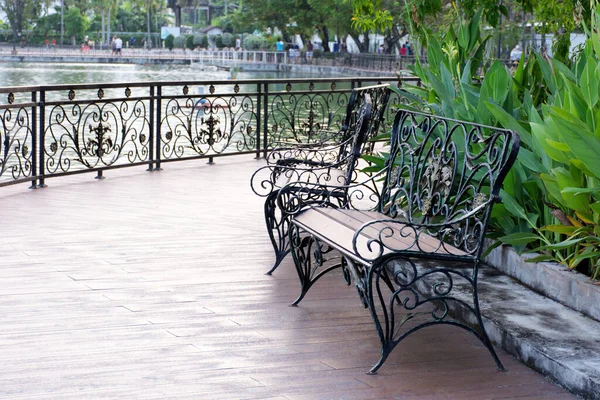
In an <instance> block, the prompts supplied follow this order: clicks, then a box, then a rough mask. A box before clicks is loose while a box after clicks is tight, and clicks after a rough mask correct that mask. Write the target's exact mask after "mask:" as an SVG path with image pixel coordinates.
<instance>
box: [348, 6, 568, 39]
mask: <svg viewBox="0 0 600 400" xmlns="http://www.w3.org/2000/svg"><path fill="white" fill-rule="evenodd" d="M349 1H350V3H351V4H352V8H353V15H354V16H353V26H354V27H355V28H356V29H359V30H363V31H369V30H374V31H377V32H381V33H384V34H385V35H386V42H387V43H388V47H389V48H391V46H392V45H394V46H396V47H399V44H400V39H401V38H402V37H404V36H406V35H407V34H409V32H410V33H412V34H413V35H415V36H418V37H420V38H421V39H422V42H423V43H424V44H426V37H427V35H429V34H430V33H431V32H432V30H434V29H437V30H438V31H439V32H443V31H445V30H446V29H447V28H448V25H449V24H453V23H455V22H457V21H458V20H468V19H471V18H472V17H473V15H474V14H475V13H476V12H477V11H479V10H481V11H482V12H483V16H484V18H485V19H484V21H485V23H486V24H487V25H489V26H492V27H496V26H497V25H498V23H499V21H500V16H501V15H508V6H507V4H508V3H510V4H519V5H520V6H521V7H522V8H523V9H524V10H526V11H531V10H532V9H533V6H534V4H535V3H536V0H505V1H498V0H402V1H398V0H349ZM568 1H572V0H568Z"/></svg>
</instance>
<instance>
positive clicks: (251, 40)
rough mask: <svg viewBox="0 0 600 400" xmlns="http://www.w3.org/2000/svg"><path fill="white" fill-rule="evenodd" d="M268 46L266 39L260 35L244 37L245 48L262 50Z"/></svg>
mask: <svg viewBox="0 0 600 400" xmlns="http://www.w3.org/2000/svg"><path fill="white" fill-rule="evenodd" d="M265 46H266V40H265V39H264V38H262V37H260V36H256V35H250V36H248V37H246V38H245V39H244V48H246V49H247V50H261V49H264V48H265Z"/></svg>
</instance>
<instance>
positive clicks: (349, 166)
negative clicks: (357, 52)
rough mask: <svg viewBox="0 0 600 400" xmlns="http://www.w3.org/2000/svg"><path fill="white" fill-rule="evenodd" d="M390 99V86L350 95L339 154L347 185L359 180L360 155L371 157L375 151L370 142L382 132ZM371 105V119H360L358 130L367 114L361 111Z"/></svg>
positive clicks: (377, 86) (357, 90) (367, 88)
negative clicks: (380, 130) (366, 105)
mask: <svg viewBox="0 0 600 400" xmlns="http://www.w3.org/2000/svg"><path fill="white" fill-rule="evenodd" d="M389 98H390V86H389V85H387V84H384V85H375V86H366V87H360V88H355V89H353V90H352V93H351V94H350V98H349V100H348V107H347V111H346V119H345V121H344V126H343V127H342V132H343V140H342V143H345V145H344V146H342V148H341V149H340V152H339V154H338V162H340V161H343V164H344V166H345V168H346V171H347V174H346V178H347V179H346V181H345V182H344V184H346V185H348V184H350V183H351V182H353V181H355V180H356V176H357V171H356V164H357V163H358V160H359V158H360V156H361V155H363V154H369V153H371V152H372V150H373V144H374V143H373V142H372V141H371V139H373V138H375V137H376V136H377V135H378V134H379V128H380V126H381V125H382V123H383V118H384V113H385V111H386V109H387V107H388V101H389ZM367 99H368V103H369V104H370V106H369V107H370V109H369V118H367V119H365V118H364V115H362V116H361V118H362V122H361V123H362V124H365V123H366V125H364V126H362V125H361V127H360V129H357V127H356V122H357V120H358V118H359V116H360V115H361V113H362V112H363V111H364V110H361V108H362V107H363V105H364V104H365V103H366V102H367Z"/></svg>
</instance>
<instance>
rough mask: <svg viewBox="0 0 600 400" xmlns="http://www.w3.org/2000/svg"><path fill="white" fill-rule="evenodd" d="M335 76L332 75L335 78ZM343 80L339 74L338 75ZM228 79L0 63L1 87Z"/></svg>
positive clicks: (191, 70)
mask: <svg viewBox="0 0 600 400" xmlns="http://www.w3.org/2000/svg"><path fill="white" fill-rule="evenodd" d="M332 76H333V75H332ZM335 76H336V77H340V75H339V74H336V75H335ZM305 77H306V78H310V77H313V78H314V77H321V78H323V77H327V76H323V74H319V75H310V74H298V73H282V72H244V71H241V72H239V73H238V75H237V79H238V80H240V79H285V78H305ZM228 78H229V72H227V71H214V70H208V71H203V70H202V69H200V68H199V67H196V66H194V65H167V64H165V65H138V64H85V63H81V64H63V63H61V64H52V63H48V64H43V63H2V64H0V87H6V86H37V85H54V84H75V83H128V82H158V81H182V80H185V81H187V80H198V81H213V80H226V79H228Z"/></svg>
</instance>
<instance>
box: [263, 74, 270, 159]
mask: <svg viewBox="0 0 600 400" xmlns="http://www.w3.org/2000/svg"><path fill="white" fill-rule="evenodd" d="M263 96H264V104H263V118H264V121H263V148H264V153H263V156H264V157H265V158H267V148H268V145H269V144H268V143H267V134H268V131H269V84H268V83H265V92H264V95H263Z"/></svg>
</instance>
